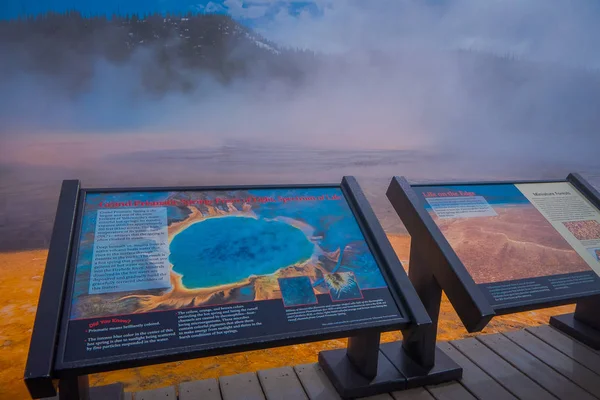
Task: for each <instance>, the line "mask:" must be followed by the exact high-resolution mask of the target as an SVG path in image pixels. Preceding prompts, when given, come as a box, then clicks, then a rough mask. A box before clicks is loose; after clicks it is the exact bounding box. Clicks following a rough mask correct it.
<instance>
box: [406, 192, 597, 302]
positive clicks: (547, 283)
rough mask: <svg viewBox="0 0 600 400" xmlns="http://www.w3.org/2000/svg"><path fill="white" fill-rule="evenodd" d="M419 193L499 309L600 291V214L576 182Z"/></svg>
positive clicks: (432, 215)
mask: <svg viewBox="0 0 600 400" xmlns="http://www.w3.org/2000/svg"><path fill="white" fill-rule="evenodd" d="M413 189H414V190H415V191H416V193H418V194H419V195H420V196H421V197H422V199H423V203H424V204H425V207H426V209H427V211H428V212H429V214H430V215H431V217H432V218H433V220H434V221H435V223H436V224H437V226H438V227H439V228H440V230H441V232H442V234H443V235H444V237H445V238H446V239H447V241H448V242H449V244H450V246H451V247H452V249H453V250H454V251H455V253H456V254H457V256H458V257H459V259H460V261H461V262H462V263H463V264H464V266H465V268H466V269H467V271H468V272H469V273H470V275H471V276H472V277H473V280H474V281H475V283H477V284H478V285H479V287H480V288H482V290H483V292H484V294H485V296H486V297H487V298H488V300H489V301H490V303H491V304H492V306H503V307H504V306H510V305H511V304H517V303H519V304H522V303H523V302H527V301H532V302H534V301H540V300H548V301H552V300H553V299H564V298H566V297H569V296H577V295H585V294H592V293H594V292H598V290H599V289H600V279H599V277H598V274H599V273H600V258H599V257H598V253H599V250H600V213H599V212H598V209H597V208H595V207H594V206H593V205H592V204H591V203H590V202H589V201H588V200H587V199H586V198H585V197H584V196H583V195H582V194H581V193H580V192H579V191H578V190H577V189H576V188H575V187H574V186H573V185H572V184H571V183H569V182H554V183H526V184H467V185H443V186H442V185H435V186H420V185H417V186H414V187H413Z"/></svg>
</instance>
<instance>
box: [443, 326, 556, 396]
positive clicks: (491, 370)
mask: <svg viewBox="0 0 600 400" xmlns="http://www.w3.org/2000/svg"><path fill="white" fill-rule="evenodd" d="M450 343H452V345H453V346H454V347H456V348H457V349H458V350H459V351H460V352H461V353H462V354H464V355H465V356H466V357H467V358H468V359H470V360H471V361H472V362H473V363H475V364H476V365H477V366H478V367H479V368H481V369H482V370H483V371H484V372H485V373H487V374H488V375H489V376H491V377H492V378H494V380H496V381H497V382H498V383H499V384H501V385H502V386H504V388H506V390H508V391H509V392H510V393H512V394H513V395H514V396H516V397H517V398H519V399H521V400H526V399H531V400H546V399H553V400H554V399H556V398H555V397H554V396H552V395H551V394H550V393H548V392H547V391H546V390H544V389H543V388H542V387H541V386H540V385H538V384H537V383H535V382H534V381H533V380H532V379H530V378H529V377H527V376H526V375H524V374H523V373H522V372H521V371H519V370H518V369H516V368H515V367H513V366H512V365H510V364H509V363H508V362H507V361H505V360H503V359H502V358H500V356H498V355H497V354H496V353H494V352H493V351H492V350H490V349H489V348H487V347H486V346H485V345H483V344H482V343H480V342H478V341H477V340H476V339H474V338H469V339H462V340H454V341H452V342H450Z"/></svg>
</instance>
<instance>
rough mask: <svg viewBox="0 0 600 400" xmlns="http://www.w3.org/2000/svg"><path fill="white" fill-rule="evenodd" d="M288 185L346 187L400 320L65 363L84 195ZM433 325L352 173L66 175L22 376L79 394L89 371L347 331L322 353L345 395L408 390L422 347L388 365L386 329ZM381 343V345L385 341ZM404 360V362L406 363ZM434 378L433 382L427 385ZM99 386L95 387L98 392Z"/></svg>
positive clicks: (39, 387) (42, 388)
mask: <svg viewBox="0 0 600 400" xmlns="http://www.w3.org/2000/svg"><path fill="white" fill-rule="evenodd" d="M282 188H340V189H341V191H342V193H343V194H344V197H345V200H346V201H347V202H348V205H349V206H350V209H351V211H352V213H353V215H354V217H355V219H356V221H357V223H358V225H359V227H360V229H361V231H362V233H363V235H364V237H365V240H366V242H367V244H368V246H369V248H370V250H371V252H372V254H373V256H374V258H375V260H376V262H377V264H378V266H379V267H380V270H381V272H382V275H383V277H384V279H385V281H386V283H387V285H388V288H389V289H390V292H391V294H392V297H393V299H394V301H395V303H396V306H397V307H398V309H399V310H400V312H401V313H402V318H399V319H397V320H393V321H391V322H385V323H365V324H353V325H351V326H345V327H341V328H334V329H327V330H326V329H318V330H315V331H309V332H301V333H297V334H286V335H274V336H267V337H263V338H261V340H256V339H251V340H236V341H234V342H227V343H225V344H223V345H219V346H212V347H209V348H207V347H206V346H198V345H191V346H187V347H179V348H174V349H168V350H159V351H149V352H144V353H136V354H133V355H131V354H128V355H121V356H116V357H107V358H106V359H101V360H100V361H94V362H91V363H90V362H87V361H86V362H70V363H65V362H63V361H62V357H63V356H64V350H65V346H66V343H65V340H66V337H65V336H66V335H65V333H66V325H67V323H68V318H67V315H68V314H65V310H66V309H68V304H69V299H70V296H71V291H72V286H73V281H74V274H75V260H76V257H75V254H76V252H77V246H78V238H79V236H78V234H77V233H78V231H79V229H80V224H81V217H82V212H83V204H84V199H85V196H86V193H98V192H112V193H118V192H132V191H133V192H135V191H144V192H148V191H208V190H215V191H217V190H218V191H229V190H244V189H282ZM431 323H432V321H431V319H430V317H429V315H428V314H427V311H426V310H425V308H424V307H423V304H422V303H421V301H420V299H419V296H418V295H417V293H416V291H415V290H414V288H413V286H412V285H411V283H410V281H409V279H408V277H407V275H406V273H405V271H404V269H403V267H402V264H401V263H400V261H399V260H398V258H397V257H396V255H395V252H394V250H393V248H392V246H391V244H390V243H389V241H388V240H387V237H386V235H385V232H384V231H383V228H382V227H381V225H380V224H379V221H378V220H377V218H376V216H375V214H374V212H373V210H372V209H371V207H370V205H369V203H368V201H367V199H366V197H365V195H364V193H363V192H362V190H361V188H360V186H359V185H358V182H357V181H356V179H355V178H353V177H344V178H343V179H342V182H341V183H340V184H327V185H322V184H319V185H312V184H308V185H306V184H305V185H263V186H249V185H244V186H211V187H206V186H204V187H151V188H145V187H130V188H118V189H117V188H107V189H101V188H86V189H84V188H81V184H80V182H79V181H78V180H66V181H63V184H62V189H61V194H60V198H59V203H58V208H57V213H56V219H55V223H54V228H53V232H52V239H51V242H50V248H49V253H48V260H47V264H46V270H45V273H44V278H43V282H42V288H41V292H40V297H39V302H38V309H37V313H36V317H35V323H34V327H33V332H32V336H31V343H30V348H29V354H28V359H27V364H26V369H25V376H24V380H25V383H26V385H27V388H28V390H29V392H30V394H31V396H32V397H33V398H40V397H49V396H54V395H56V392H57V390H56V389H57V385H56V383H57V381H58V387H59V390H58V392H59V396H60V398H61V399H63V398H65V399H67V398H68V399H71V398H72V399H80V398H85V397H86V396H87V395H88V394H89V381H88V378H87V375H88V374H91V373H97V372H104V371H112V370H118V369H124V368H133V367H140V366H146V365H153V364H159V363H166V362H173V361H181V360H188V359H193V358H199V357H206V356H212V355H217V354H227V353H234V352H242V351H249V350H256V349H265V348H270V347H277V346H286V345H292V344H299V343H307V342H312V341H320V340H327V339H334V338H343V337H349V338H350V340H349V344H348V348H347V349H346V350H333V351H329V352H322V353H321V354H320V356H319V358H320V362H321V364H322V365H323V366H324V369H325V371H326V372H327V373H328V375H331V377H332V378H333V379H332V380H333V381H334V385H335V386H336V389H337V390H338V391H339V392H340V394H341V395H342V396H344V397H354V396H366V395H370V394H375V393H379V392H381V391H384V390H391V389H393V390H402V389H405V388H406V387H407V382H408V380H409V379H408V377H409V376H410V375H411V374H412V375H414V374H417V375H418V374H421V375H424V377H426V376H427V374H428V372H429V369H428V368H425V369H423V368H421V367H420V362H419V361H420V349H414V352H412V353H408V355H407V357H408V359H409V361H410V360H414V361H411V362H412V364H414V366H413V367H412V369H411V368H409V370H408V371H406V368H404V374H403V373H402V371H403V367H402V366H398V365H395V364H393V363H390V362H389V360H388V359H386V357H385V356H380V352H381V351H380V346H379V337H380V333H381V332H385V331H391V330H402V331H403V332H406V335H409V336H413V337H414V336H418V335H419V334H421V333H422V332H424V331H426V328H427V327H428V326H430V325H431ZM382 346H383V345H382ZM339 352H342V354H343V358H342V359H341V360H337V361H336V364H335V365H333V364H331V363H329V362H328V361H329V360H330V359H331V357H333V358H337V356H338V355H339V354H340V353H339ZM404 364H406V362H404ZM348 371H352V374H353V375H352V376H355V377H356V379H352V380H351V381H345V380H342V381H339V380H338V381H335V378H336V377H338V376H340V373H341V374H342V375H344V376H345V377H351V375H348ZM442 372H445V374H443V373H442V374H437V375H435V376H433V375H432V377H433V378H432V379H437V381H439V380H440V379H444V378H446V379H456V378H459V377H460V376H461V374H462V369H460V367H458V366H457V365H456V364H453V363H452V362H450V363H449V364H448V368H442ZM429 383H434V381H432V380H430V381H427V384H429ZM93 389H94V388H92V391H93Z"/></svg>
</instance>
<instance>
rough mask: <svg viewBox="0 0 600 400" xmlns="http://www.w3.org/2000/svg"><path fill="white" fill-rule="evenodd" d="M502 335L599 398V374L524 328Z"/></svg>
mask: <svg viewBox="0 0 600 400" xmlns="http://www.w3.org/2000/svg"><path fill="white" fill-rule="evenodd" d="M504 335H505V336H506V337H508V338H509V339H510V340H512V341H513V342H515V343H516V344H518V345H519V346H521V347H522V348H523V349H525V350H527V351H528V352H529V353H531V354H533V355H534V356H535V357H537V358H538V359H540V360H542V361H543V362H545V363H546V364H548V365H549V366H550V367H552V368H554V369H555V370H556V371H558V372H559V373H560V374H562V375H563V376H565V377H566V378H568V379H569V380H571V381H573V382H574V383H576V384H577V385H579V386H580V387H581V388H583V389H585V390H587V391H588V392H589V393H591V394H593V395H594V396H596V397H599V398H600V376H598V375H596V374H595V373H594V372H592V371H590V370H589V369H587V368H586V367H584V366H583V365H581V364H579V363H578V362H576V361H575V360H573V359H572V358H570V357H567V356H566V355H564V354H563V353H561V352H560V351H558V350H556V349H555V348H554V347H552V346H550V345H549V344H548V343H546V342H543V341H542V340H540V339H538V338H537V337H535V336H534V335H532V334H531V333H529V332H527V331H525V330H521V331H516V332H508V333H505V334H504Z"/></svg>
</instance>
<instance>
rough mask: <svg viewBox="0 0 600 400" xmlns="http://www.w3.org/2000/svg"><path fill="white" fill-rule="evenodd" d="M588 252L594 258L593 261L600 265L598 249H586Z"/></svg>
mask: <svg viewBox="0 0 600 400" xmlns="http://www.w3.org/2000/svg"><path fill="white" fill-rule="evenodd" d="M588 251H589V252H590V253H591V254H592V256H594V259H595V260H596V261H598V262H599V263H600V247H599V248H595V249H588Z"/></svg>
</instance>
